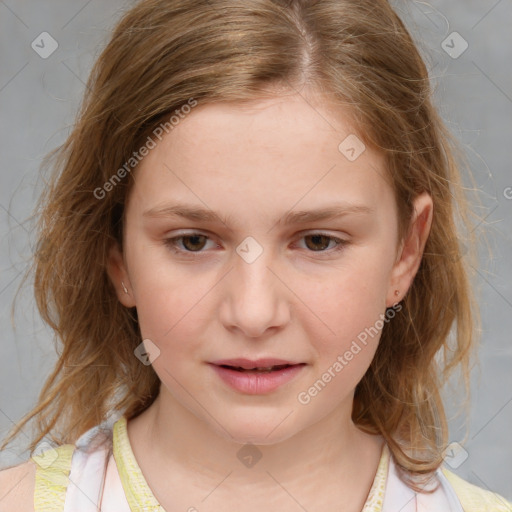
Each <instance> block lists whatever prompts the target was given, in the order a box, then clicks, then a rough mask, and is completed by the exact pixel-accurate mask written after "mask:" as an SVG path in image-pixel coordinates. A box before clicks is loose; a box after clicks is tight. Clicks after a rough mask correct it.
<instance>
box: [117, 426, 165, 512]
mask: <svg viewBox="0 0 512 512" xmlns="http://www.w3.org/2000/svg"><path fill="white" fill-rule="evenodd" d="M126 425H127V421H126V418H125V417H124V416H121V418H119V419H118V420H117V421H116V422H115V423H114V427H113V452H114V459H115V461H116V465H117V470H118V472H119V477H120V478H121V483H122V485H123V489H124V493H125V495H126V500H127V501H128V505H130V510H131V511H132V512H165V511H164V509H163V508H162V507H161V505H160V504H159V503H158V501H157V500H156V498H155V497H154V495H153V493H152V492H151V489H150V488H149V485H148V483H147V482H146V479H145V478H144V475H143V474H142V471H141V470H140V467H139V465H138V464H137V460H136V459H135V455H134V454H133V451H132V447H131V446H130V439H129V437H128V430H127V428H126Z"/></svg>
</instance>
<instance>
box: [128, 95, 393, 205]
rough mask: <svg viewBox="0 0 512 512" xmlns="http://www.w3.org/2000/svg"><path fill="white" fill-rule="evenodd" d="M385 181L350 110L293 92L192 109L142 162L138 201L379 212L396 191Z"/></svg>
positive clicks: (379, 158)
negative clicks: (328, 205)
mask: <svg viewBox="0 0 512 512" xmlns="http://www.w3.org/2000/svg"><path fill="white" fill-rule="evenodd" d="M347 150H348V152H347ZM359 153H360V154H359ZM354 155H355V157H356V158H354ZM384 176H385V170H384V161H383V158H382V155H380V154H377V153H375V152H373V151H372V150H370V149H369V148H364V145H363V143H362V141H361V140H360V138H359V137H357V135H356V134H355V130H354V129H353V127H352V122H351V118H350V116H349V115H348V114H347V112H346V111H344V110H343V109H341V108H340V107H339V106H337V107H334V106H333V105H332V104H330V103H329V102H327V101H324V100H322V99H321V98H320V97H317V98H311V97H308V98H306V97H303V96H301V95H299V94H295V95H292V94H290V95H287V96H278V97H274V98H268V99H262V100H256V101H254V102H251V103H243V104H241V103H215V104H206V105H198V106H196V107H194V108H192V109H191V112H190V113H188V114H186V115H183V116H182V119H181V120H180V121H179V123H178V124H176V125H175V126H174V128H173V129H172V130H171V131H170V132H169V133H168V134H166V135H164V136H163V138H162V141H161V142H159V143H158V144H157V146H156V147H155V148H154V149H152V150H151V151H150V152H149V154H148V155H147V156H146V157H145V158H144V159H143V160H142V162H141V164H140V165H139V167H138V168H137V170H136V173H135V174H134V177H135V187H134V189H135V190H134V196H135V201H136V202H137V204H138V205H139V206H140V207H141V208H142V207H147V206H155V205H157V204H158V203H165V202H166V201H169V200H170V199H176V200H180V201H183V200H187V201H188V202H190V200H194V201H195V202H196V203H197V204H198V205H200V204H201V203H203V204H202V206H203V207H204V206H205V205H210V204H211V207H212V208H213V207H214V206H215V210H217V211H218V210H219V209H221V210H224V211H226V208H228V207H229V206H230V205H231V206H232V207H233V208H239V209H240V208H242V209H244V210H248V209H250V207H252V206H254V207H258V208H259V210H260V211H263V210H266V211H269V210H276V208H281V209H284V208H287V209H290V208H292V207H293V205H294V204H297V203H298V202H300V203H301V204H300V206H301V207H306V206H307V205H308V204H309V205H313V204H314V205H315V206H318V205H319V203H321V202H322V201H324V202H325V201H329V202H330V201H331V200H332V199H335V198H336V197H339V198H340V199H343V200H345V201H348V202H356V200H357V202H361V201H363V202H367V203H369V204H370V205H371V206H373V205H374V204H375V203H376V202H377V201H379V200H380V201H381V202H382V201H383V200H384V199H385V198H386V195H387V196H389V194H390V193H391V190H390V187H389V185H388V183H387V182H386V180H385V179H384ZM388 199H389V197H388ZM227 213H230V212H227Z"/></svg>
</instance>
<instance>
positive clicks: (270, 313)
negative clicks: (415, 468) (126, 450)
mask: <svg viewBox="0 0 512 512" xmlns="http://www.w3.org/2000/svg"><path fill="white" fill-rule="evenodd" d="M315 98H316V99H317V100H318V101H316V100H315ZM352 133H354V132H353V130H352V129H351V126H350V118H349V117H348V115H347V113H346V112H344V111H341V110H339V109H338V110H336V115H334V114H333V109H332V108H331V109H329V108H326V104H325V103H322V100H320V99H319V97H313V96H312V95H311V96H309V97H308V98H307V101H306V98H305V96H304V94H301V95H299V94H292V93H290V94H289V95H286V96H281V97H276V98H273V99H265V100H261V101H257V102H255V103H254V104H253V105H251V106H250V108H249V107H247V106H246V107H243V108H242V107H241V106H239V105H220V104H216V105H206V106H200V107H196V108H195V109H193V110H192V112H191V113H190V114H189V115H188V116H187V117H186V118H185V119H184V120H182V121H181V122H180V124H179V125H177V126H176V127H175V128H174V130H173V131H172V132H171V133H170V134H168V135H166V136H165V137H164V139H163V141H162V142H161V143H159V144H158V145H157V147H156V148H155V149H153V150H151V151H150V153H149V154H148V156H147V157H145V158H144V160H143V161H142V162H141V164H140V166H139V167H138V168H137V170H136V172H135V174H134V178H135V185H134V188H133V189H132V192H131V195H130V197H129V200H128V203H127V206H126V210H125V229H124V241H123V249H122V250H121V249H120V248H119V247H117V246H114V247H113V248H112V251H111V256H110V263H109V275H110V278H111V279H112V281H113V283H114V285H115V287H116V290H117V294H118V298H119V300H120V301H121V303H122V304H123V305H124V306H126V307H136V308H137V314H138V318H139V322H140V329H141V334H142V339H150V340H152V342H153V343H154V344H155V345H156V346H158V348H159V350H160V355H159V357H157V358H156V359H155V360H154V361H153V363H152V364H153V368H154V369H155V371H156V373H157V374H158V376H159V378H160V380H161V382H162V384H161V391H160V395H159V396H158V398H157V400H156V401H155V402H154V404H153V405H152V406H151V407H150V408H149V409H147V410H146V411H145V412H144V413H142V414H141V415H139V416H138V417H137V418H134V419H132V420H130V421H129V422H128V435H129V438H130V442H131V445H132V449H133V451H134V454H135V457H136V459H137V461H138V464H139V466H140V468H141V470H142V472H143V474H144V476H145V478H146V480H147V482H148V484H149V485H150V487H151V489H152V490H153V493H154V494H155V497H156V498H157V499H158V501H159V502H160V503H161V505H162V506H163V507H164V508H165V510H167V511H168V512H171V511H175V510H176V511H178V510H181V511H185V510H189V509H191V507H196V508H197V510H199V511H221V510H222V511H226V510H241V509H243V510H244V511H248V512H252V511H254V512H255V511H260V512H261V510H282V511H295V510H302V509H301V507H303V508H304V509H306V510H308V512H315V511H320V510H338V509H339V508H340V504H343V507H342V509H343V510H344V511H345V512H358V511H360V510H361V509H362V507H363V505H364V502H365V500H366V497H367V495H368V492H369V490H370V487H371V485H372V482H373V479H374V476H375V472H376V470H377V465H378V462H379V458H380V455H381V450H382V446H383V439H382V438H381V437H380V436H370V435H368V434H366V433H363V432H362V431H361V430H359V429H358V428H357V427H356V426H355V425H354V423H353V422H352V420H351V410H352V402H353V393H354V389H355V387H356V385H357V383H358V382H359V381H360V380H361V378H362V377H363V375H364V373H365V372H366V370H367V369H368V366H369V364H370V362H371V360H372V358H373V356H374V354H375V350H376V348H377V345H378V342H379V339H378V338H379V336H375V337H374V338H371V339H370V340H369V342H368V345H367V346H366V347H364V349H363V350H362V351H361V352H360V353H358V354H357V355H356V356H355V357H354V358H353V359H352V360H351V361H350V362H349V364H347V365H346V367H344V369H343V371H342V372H339V374H337V375H336V377H335V378H333V379H332V380H331V382H329V383H328V385H327V386H325V388H324V389H323V390H322V391H321V392H320V393H318V394H317V395H316V396H315V397H314V398H312V399H311V401H310V402H309V403H308V404H307V405H304V404H301V403H299V401H298V400H297V396H298V394H299V393H300V392H303V391H307V390H308V388H310V386H311V385H312V384H313V383H314V382H315V381H316V380H317V379H319V378H320V376H321V375H322V373H324V372H325V370H326V369H327V368H329V367H331V366H332V365H333V363H334V362H335V361H336V359H337V357H338V356H339V355H340V354H344V353H345V351H346V350H348V349H349V347H350V345H351V343H352V341H353V340H355V339H356V338H357V335H358V334H359V333H361V332H362V331H364V329H365V328H369V327H371V326H373V325H375V322H376V321H377V320H378V319H379V318H380V316H379V315H381V314H384V313H385V310H386V308H387V307H391V306H392V305H393V304H395V303H397V302H399V301H400V300H401V299H402V298H403V296H404V295H405V294H406V292H407V290H408V289H409V287H410V285H411V283H412V281H413V279H414V276H415V274H416V272H417V270H418V268H419V264H420V261H421V256H422V253H423V250H424V246H425V242H426V240H427V237H428V233H429V231H430V227H431V222H432V211H433V206H432V200H431V198H430V197H429V196H428V195H427V194H422V195H420V196H418V197H417V198H416V199H415V204H414V206H415V212H414V215H413V218H412V221H411V229H410V231H409V233H408V236H407V237H406V239H405V240H403V242H402V243H398V224H397V206H396V203H395V199H394V196H393V191H392V189H391V187H390V185H389V183H388V182H387V181H386V180H385V179H384V178H383V176H384V175H385V170H384V163H383V158H382V155H379V154H378V153H375V152H373V151H372V150H370V149H369V148H367V149H366V150H365V151H364V152H363V153H362V154H361V155H360V156H359V157H358V158H357V159H356V160H355V161H349V160H348V159H347V158H346V157H345V156H344V154H342V153H341V152H340V151H339V150H338V145H339V144H340V142H341V141H343V140H344V139H345V138H346V137H347V136H348V135H349V134H352ZM178 202H180V203H187V204H188V205H190V206H195V207H198V208H204V209H207V210H209V211H213V212H215V213H217V214H218V217H220V218H221V219H223V220H224V221H225V223H224V222H222V221H221V220H220V219H217V221H213V222H206V221H196V220H195V221H193V220H186V219H183V218H179V217H171V216H168V215H161V216H158V217H157V216H152V215H145V214H144V213H145V212H147V211H149V210H151V209H156V208H162V207H165V206H172V205H176V204H177V203H178ZM342 203H343V205H345V206H346V205H347V204H349V205H351V206H354V205H360V206H362V207H363V208H362V209H360V211H346V212H345V214H344V215H342V216H339V217H338V218H334V219H330V220H317V221H310V222H308V223H307V224H299V223H294V224H292V225H288V226H285V225H281V224H277V223H276V222H277V220H278V219H281V218H282V217H283V216H284V215H286V214H287V213H289V212H296V211H298V210H314V209H318V208H323V207H326V206H330V205H333V204H342ZM364 208H366V209H367V210H369V211H365V209H364ZM319 233H320V234H323V235H324V236H327V237H329V238H327V239H326V240H325V239H320V240H318V239H317V240H314V239H313V240H312V239H311V238H307V235H309V236H311V235H313V234H319ZM192 234H197V235H204V236H206V237H207V238H201V237H200V238H199V239H195V240H192V241H190V239H189V240H188V243H187V240H185V239H179V240H177V241H176V248H175V249H176V250H181V252H179V253H176V252H174V251H173V250H172V249H171V248H170V247H169V245H167V244H166V240H168V239H170V238H172V237H179V236H185V235H189V236H190V235H192ZM249 236H250V237H252V238H254V239H255V240H256V241H257V243H258V244H259V246H260V247H261V248H262V249H263V252H262V254H261V255H260V256H259V257H258V258H257V259H256V260H255V261H253V262H252V263H247V262H246V261H245V260H244V259H243V258H242V257H241V256H240V255H239V254H238V253H237V251H236V249H237V247H238V246H239V245H240V244H241V243H242V242H243V241H244V240H245V239H246V238H247V237H249ZM336 239H340V240H344V241H345V244H344V245H343V246H342V247H341V250H339V251H336V250H335V248H336V242H335V240H336ZM324 242H325V246H327V247H326V248H324V245H322V244H324ZM191 248H192V250H191ZM194 248H196V249H195V251H196V252H195V253H193V250H194ZM187 249H188V252H187ZM315 249H316V250H315ZM191 253H193V254H191ZM194 255H195V259H194ZM123 285H124V287H123ZM125 288H126V290H127V292H126V291H125ZM395 290H399V295H396V294H395ZM235 357H246V358H248V359H257V358H260V357H278V358H282V359H287V360H292V361H295V362H304V363H306V365H305V366H304V367H303V369H302V370H301V373H300V374H298V375H297V377H295V378H294V379H292V381H290V382H288V383H286V384H285V385H283V386H281V387H280V388H279V389H277V390H276V391H273V392H272V393H269V394H265V395H247V394H244V393H241V392H238V391H236V390H233V389H231V388H229V387H228V386H227V385H226V384H225V383H224V382H223V381H221V380H220V379H219V378H218V376H217V375H216V374H215V373H214V372H213V371H212V369H211V367H210V366H209V365H208V364H207V363H208V362H209V361H213V360H216V359H221V358H235ZM141 364H142V363H141ZM245 443H251V444H253V445H256V446H257V449H258V450H259V452H260V453H261V459H260V460H259V462H258V463H257V464H256V465H254V466H253V467H250V468H249V467H246V466H244V465H243V464H242V463H241V462H240V460H239V459H238V458H237V452H238V450H239V449H240V448H241V447H242V446H243V445H244V444H245ZM191 510H192V509H191Z"/></svg>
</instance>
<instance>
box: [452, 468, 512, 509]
mask: <svg viewBox="0 0 512 512" xmlns="http://www.w3.org/2000/svg"><path fill="white" fill-rule="evenodd" d="M442 472H443V474H444V476H445V477H446V478H447V480H448V482H449V483H450V484H451V486H452V487H453V490H454V491H455V493H456V494H457V497H458V498H459V500H460V502H461V504H462V506H463V508H464V511H465V512H512V503H511V502H510V501H508V500H507V499H505V498H504V497H503V496H500V495H499V494H496V493H494V492H491V491H487V490H485V489H482V488H481V487H478V486H476V485H473V484H470V483H469V482H467V481H466V480H464V479H462V478H461V477H459V476H457V475H456V474H455V473H452V472H451V471H449V470H448V469H446V468H442Z"/></svg>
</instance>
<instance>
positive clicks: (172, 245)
mask: <svg viewBox="0 0 512 512" xmlns="http://www.w3.org/2000/svg"><path fill="white" fill-rule="evenodd" d="M193 236H202V237H205V238H206V239H207V240H211V238H210V237H209V236H207V235H204V234H203V233H198V232H191V233H186V234H183V235H180V236H175V237H172V238H167V239H165V241H164V243H165V245H166V246H167V247H168V248H169V249H171V250H172V251H173V252H174V253H176V254H180V255H185V256H187V257H188V256H190V257H192V258H198V257H200V255H201V254H203V253H204V252H205V251H203V250H199V251H187V250H184V249H178V248H177V244H178V240H181V239H183V238H187V237H193ZM307 236H324V237H326V238H328V239H330V240H333V241H335V242H336V246H335V247H334V248H333V249H330V250H320V251H310V250H307V249H306V250H307V252H310V253H312V254H315V253H317V254H320V255H321V254H332V253H337V252H339V251H341V250H343V249H344V248H345V246H346V245H348V244H349V242H348V240H343V239H341V238H337V237H334V236H331V235H329V234H327V233H323V232H321V231H318V232H313V233H308V234H307V235H303V236H302V237H301V238H305V237H307Z"/></svg>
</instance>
